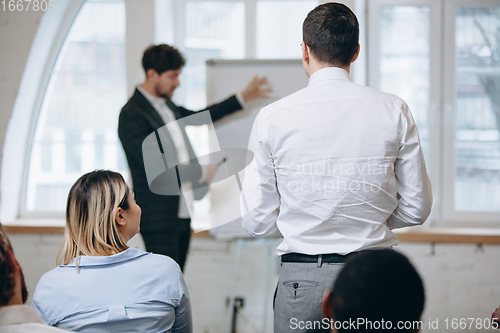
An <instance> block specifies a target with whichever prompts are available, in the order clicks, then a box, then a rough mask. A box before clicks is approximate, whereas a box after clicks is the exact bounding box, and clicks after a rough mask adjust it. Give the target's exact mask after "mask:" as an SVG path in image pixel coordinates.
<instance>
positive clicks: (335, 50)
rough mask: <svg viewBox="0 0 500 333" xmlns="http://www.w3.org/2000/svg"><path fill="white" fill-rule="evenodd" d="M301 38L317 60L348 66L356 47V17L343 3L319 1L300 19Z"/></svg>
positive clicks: (357, 34)
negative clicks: (322, 2)
mask: <svg viewBox="0 0 500 333" xmlns="http://www.w3.org/2000/svg"><path fill="white" fill-rule="evenodd" d="M302 38H303V41H304V43H306V45H307V46H309V48H310V49H311V51H312V53H313V54H314V56H315V57H316V58H317V59H318V60H319V61H321V62H325V63H328V64H331V65H335V66H339V65H340V66H348V65H350V64H351V61H352V58H353V57H354V55H355V54H356V51H357V50H358V45H359V23H358V19H357V18H356V15H354V13H353V12H352V11H351V10H350V9H349V7H347V6H345V5H343V4H340V3H335V2H330V3H325V4H322V5H319V6H317V7H316V8H314V9H313V10H311V11H310V12H309V14H308V15H307V17H306V19H305V20H304V24H303V25H302Z"/></svg>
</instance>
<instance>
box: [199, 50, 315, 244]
mask: <svg viewBox="0 0 500 333" xmlns="http://www.w3.org/2000/svg"><path fill="white" fill-rule="evenodd" d="M255 75H259V76H266V77H267V78H268V81H269V85H270V87H271V88H272V90H273V92H272V93H271V95H270V98H269V99H260V100H255V101H251V102H250V103H248V105H247V106H246V107H245V109H244V110H243V111H239V112H236V113H234V114H231V115H229V116H226V117H225V118H224V119H221V120H219V121H217V122H216V123H215V124H214V127H215V132H216V137H217V141H218V143H219V146H220V148H221V149H222V150H224V149H225V148H248V138H249V136H250V131H251V129H252V125H253V122H254V119H255V116H256V115H257V113H258V112H259V110H260V109H262V108H263V107H264V106H266V105H268V104H270V103H272V102H275V101H277V100H279V99H281V98H283V97H285V96H288V95H290V94H292V93H294V92H296V91H298V90H300V89H302V88H305V87H306V86H307V83H308V78H307V75H306V74H305V72H304V69H303V68H302V60H299V59H287V60H274V59H273V60H209V61H207V102H208V105H210V104H213V103H216V102H219V101H222V100H224V99H225V98H227V97H228V96H230V95H232V94H234V93H236V92H237V91H241V90H243V89H244V88H245V87H246V85H247V84H248V83H249V82H250V80H251V79H252V78H253V77H254V76H255ZM210 137H211V138H213V137H214V136H213V133H212V134H211V135H210ZM212 141H213V140H212ZM211 144H212V143H211ZM228 158H229V157H228ZM220 168H223V166H221V167H220ZM210 196H211V203H212V209H211V214H210V215H211V216H210V219H211V223H212V226H218V227H216V228H213V229H212V230H211V233H212V235H214V236H215V237H217V238H235V237H249V236H248V234H247V233H246V231H245V230H244V229H243V227H242V226H241V218H239V216H241V214H240V210H239V188H238V186H237V184H236V182H235V180H234V179H229V178H228V179H227V181H220V182H217V183H215V184H213V185H211V188H210ZM227 221H232V222H230V223H226V222H227Z"/></svg>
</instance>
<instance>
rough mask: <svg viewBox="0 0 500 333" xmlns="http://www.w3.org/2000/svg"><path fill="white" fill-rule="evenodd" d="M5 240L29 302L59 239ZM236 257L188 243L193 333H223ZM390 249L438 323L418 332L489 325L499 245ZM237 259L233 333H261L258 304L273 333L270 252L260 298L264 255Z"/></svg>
mask: <svg viewBox="0 0 500 333" xmlns="http://www.w3.org/2000/svg"><path fill="white" fill-rule="evenodd" d="M10 239H11V241H12V244H13V247H14V251H15V254H16V257H17V259H18V260H19V262H20V264H21V267H22V268H23V271H24V273H25V277H26V282H27V285H28V289H29V293H30V296H31V295H33V291H34V288H35V286H36V283H37V281H38V279H39V278H40V277H41V276H42V275H43V274H44V273H45V272H46V271H49V270H50V269H52V268H53V267H55V256H56V254H57V251H58V249H59V246H60V245H61V242H62V236H60V235H22V234H13V235H10ZM235 250H236V241H216V240H214V239H211V238H193V240H192V243H191V250H190V254H189V257H188V261H187V266H186V271H185V278H186V283H187V286H188V289H189V293H190V296H191V299H192V307H193V319H194V327H195V332H196V333H219V332H224V331H225V327H226V325H227V318H228V314H229V312H228V308H227V307H226V299H227V298H228V297H229V295H231V293H232V281H233V267H234V258H235ZM397 250H399V251H401V252H403V253H404V254H406V255H407V256H408V257H409V258H410V260H411V261H412V262H413V263H414V265H415V266H416V267H417V270H418V271H419V272H420V274H421V276H422V278H423V280H424V284H425V288H426V297H427V300H426V306H425V310H424V315H423V317H422V320H423V321H424V323H425V325H426V326H427V325H428V322H429V318H431V319H432V320H435V319H436V318H438V319H439V322H440V329H439V330H429V329H428V328H427V327H426V328H425V329H424V330H422V332H424V333H425V332H447V330H445V329H444V320H445V319H446V318H449V322H450V323H451V320H452V318H489V317H490V316H491V313H492V312H493V310H494V309H496V308H497V307H498V306H499V305H500V288H498V284H499V277H500V262H499V260H498V258H500V246H499V245H484V246H483V247H482V248H480V247H478V246H477V245H475V244H462V245H458V244H437V245H436V246H435V247H434V252H433V250H432V246H431V245H430V244H425V243H402V244H400V245H399V246H398V247H397ZM241 253H242V255H241V269H240V272H239V274H238V278H237V284H236V289H235V295H237V296H242V297H244V299H245V306H244V308H243V309H242V312H241V314H240V315H239V316H238V332H239V333H247V332H248V333H255V332H261V327H262V320H263V315H262V313H263V308H264V304H265V306H266V308H267V312H268V322H267V326H266V327H267V328H268V329H267V332H272V296H273V292H274V288H275V286H276V281H277V274H278V269H279V268H278V267H279V266H278V259H277V256H276V254H275V251H274V246H273V249H272V251H271V257H270V259H271V261H270V263H271V269H270V274H269V283H270V286H269V288H268V289H267V291H266V276H267V259H268V253H269V251H268V248H267V247H266V246H256V245H255V244H254V245H249V246H245V247H243V248H242V251H241ZM388 292H404V291H402V290H390V291H388ZM30 300H31V298H30ZM448 331H450V332H451V331H452V330H451V329H450V330H448ZM453 332H457V331H453ZM460 332H477V331H476V330H475V329H472V330H464V331H460ZM480 332H486V331H485V330H482V331H480Z"/></svg>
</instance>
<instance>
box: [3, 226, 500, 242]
mask: <svg viewBox="0 0 500 333" xmlns="http://www.w3.org/2000/svg"><path fill="white" fill-rule="evenodd" d="M4 227H5V229H6V230H7V232H8V233H10V234H48V235H58V234H60V235H62V234H63V233H64V227H61V226H33V225H13V224H11V225H4ZM395 233H396V235H397V236H398V238H399V240H400V241H401V242H402V243H403V242H413V243H469V244H500V228H428V229H423V228H416V229H413V228H406V229H401V230H395ZM192 235H193V237H196V238H209V237H210V232H209V231H201V232H197V233H194V232H193V234H192Z"/></svg>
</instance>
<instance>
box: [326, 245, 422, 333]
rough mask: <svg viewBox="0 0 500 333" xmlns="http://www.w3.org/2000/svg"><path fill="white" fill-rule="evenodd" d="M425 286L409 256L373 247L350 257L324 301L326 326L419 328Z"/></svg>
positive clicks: (391, 329) (369, 329) (335, 329)
mask: <svg viewBox="0 0 500 333" xmlns="http://www.w3.org/2000/svg"><path fill="white" fill-rule="evenodd" d="M424 302H425V296H424V286H423V284H422V280H421V279H420V276H419V275H418V273H417V271H416V270H415V268H414V267H413V265H412V264H411V263H410V261H408V259H407V258H406V257H405V256H404V255H402V254H400V253H398V252H396V251H393V250H387V249H384V250H372V251H366V252H364V253H361V254H359V255H356V256H354V257H353V258H352V259H351V260H349V261H347V263H346V264H345V266H344V267H343V268H342V270H341V271H340V273H339V275H338V276H337V280H336V281H335V283H334V285H333V291H332V292H330V294H328V296H327V297H326V298H325V300H324V302H323V314H324V315H325V317H326V318H325V319H323V322H322V324H323V326H324V327H326V326H328V327H329V328H330V329H331V331H332V332H339V333H340V332H352V331H354V332H378V333H381V332H418V331H419V330H420V328H422V327H423V323H422V321H420V317H421V315H422V311H423V309H424Z"/></svg>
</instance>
